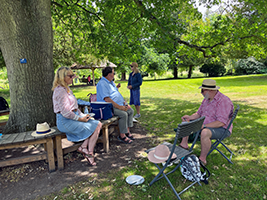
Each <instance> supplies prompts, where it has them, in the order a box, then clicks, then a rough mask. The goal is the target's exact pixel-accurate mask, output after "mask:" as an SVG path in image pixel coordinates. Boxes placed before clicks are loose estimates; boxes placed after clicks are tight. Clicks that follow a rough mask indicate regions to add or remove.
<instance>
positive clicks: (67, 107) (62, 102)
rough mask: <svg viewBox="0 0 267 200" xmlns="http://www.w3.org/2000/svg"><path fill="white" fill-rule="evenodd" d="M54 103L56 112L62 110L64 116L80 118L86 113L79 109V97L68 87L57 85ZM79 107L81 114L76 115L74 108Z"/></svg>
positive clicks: (74, 118)
mask: <svg viewBox="0 0 267 200" xmlns="http://www.w3.org/2000/svg"><path fill="white" fill-rule="evenodd" d="M53 105H54V113H58V112H60V113H61V114H62V115H63V117H65V118H69V119H73V120H78V119H79V117H80V116H81V117H83V116H84V114H83V113H82V112H81V111H80V110H79V109H78V104H77V99H76V98H75V96H74V95H73V92H72V91H71V90H70V92H69V93H68V92H67V89H66V88H65V87H63V86H57V87H56V88H55V89H54V93H53ZM75 109H78V113H79V115H76V114H75V113H74V112H73V110H75Z"/></svg>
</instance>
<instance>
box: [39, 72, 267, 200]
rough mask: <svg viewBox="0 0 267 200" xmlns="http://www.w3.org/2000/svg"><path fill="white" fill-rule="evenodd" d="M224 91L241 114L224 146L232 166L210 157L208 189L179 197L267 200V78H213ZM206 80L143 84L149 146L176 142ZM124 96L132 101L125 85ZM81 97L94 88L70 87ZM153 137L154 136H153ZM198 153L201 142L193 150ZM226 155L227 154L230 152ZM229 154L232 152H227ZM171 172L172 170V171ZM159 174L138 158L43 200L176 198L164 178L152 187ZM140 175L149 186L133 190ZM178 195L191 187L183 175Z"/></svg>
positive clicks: (175, 177) (176, 181)
mask: <svg viewBox="0 0 267 200" xmlns="http://www.w3.org/2000/svg"><path fill="white" fill-rule="evenodd" d="M215 80H216V81H217V85H218V86H220V87H221V89H220V91H221V92H222V93H224V94H226V95H227V96H229V97H230V98H231V99H232V101H233V103H234V105H235V106H236V105H237V104H239V105H240V111H239V113H238V116H237V118H236V120H235V122H234V129H233V134H232V135H231V137H230V138H227V139H226V140H225V144H226V145H227V146H228V147H229V148H230V149H231V150H232V151H233V152H234V154H235V155H234V156H233V158H232V161H233V162H234V164H233V165H232V164H229V163H228V162H227V161H226V160H225V159H224V158H223V157H222V156H221V155H220V154H219V153H218V152H213V153H212V154H211V155H210V156H209V157H208V160H207V161H208V165H207V167H208V169H209V170H210V172H211V177H210V179H209V184H208V185H203V186H202V187H200V186H198V185H195V186H194V187H193V188H190V189H189V190H188V191H186V192H185V193H183V194H182V195H181V198H182V199H188V200H189V199H190V200H191V199H220V200H224V199H240V200H241V199H267V189H266V188H267V174H266V169H267V137H266V132H267V127H266V125H267V120H266V119H267V105H266V96H267V95H266V93H267V76H266V75H253V76H233V77H219V78H215ZM202 81H203V78H193V79H177V80H173V79H170V80H155V81H153V80H145V81H144V82H143V85H142V86H141V115H142V117H141V118H140V123H141V125H142V126H143V127H145V129H146V132H147V137H149V142H150V144H149V145H153V146H156V145H158V144H159V143H160V142H162V141H173V140H174V135H175V134H174V131H173V129H174V128H176V127H177V124H179V123H180V122H181V117H182V116H183V115H184V114H192V113H194V112H195V111H196V110H197V109H198V107H199V105H200V104H201V101H202V98H203V97H202V95H201V94H200V93H199V92H200V90H199V89H198V87H199V86H200V85H201V83H202ZM116 82H120V83H121V88H120V92H121V93H122V94H123V96H124V97H125V98H126V99H127V100H129V90H128V89H127V82H126V81H116ZM72 90H73V91H74V94H75V95H76V97H77V98H80V99H83V100H88V97H87V96H86V95H87V94H88V93H90V92H93V93H95V92H96V89H95V87H81V88H72ZM151 136H156V137H155V138H152V137H151ZM194 153H195V154H196V155H199V153H200V143H197V145H196V146H195V148H194ZM226 154H227V153H226ZM227 155H228V154H227ZM170 168H172V167H170ZM157 173H158V170H157V168H156V167H155V165H154V164H152V163H150V162H149V161H148V159H147V158H146V154H145V153H143V154H140V156H139V158H138V159H136V160H134V161H133V162H131V163H129V166H128V167H125V168H123V169H117V170H112V171H109V172H107V173H101V174H98V175H96V176H95V177H90V178H88V180H86V181H83V182H79V183H77V184H73V185H69V186H68V187H66V188H64V189H63V190H62V191H59V192H57V193H53V194H51V195H49V196H47V197H42V198H40V199H175V195H174V193H173V192H172V190H171V188H170V186H169V185H168V183H167V182H166V180H164V179H162V180H160V181H158V182H156V183H154V184H153V185H152V186H151V187H150V186H148V184H149V182H150V181H152V180H153V178H154V177H155V175H156V174H157ZM132 174H140V175H142V176H143V177H144V178H145V182H144V183H143V184H142V185H139V186H130V185H128V184H127V183H126V182H125V178H126V177H127V176H129V175H132ZM169 178H170V180H171V182H172V183H173V185H174V187H175V189H176V190H177V191H181V190H182V189H184V188H185V186H186V185H188V184H189V182H188V181H187V182H186V183H184V178H183V177H182V176H181V173H180V172H179V171H177V172H175V173H173V174H171V175H170V176H169Z"/></svg>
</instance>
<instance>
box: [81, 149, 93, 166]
mask: <svg viewBox="0 0 267 200" xmlns="http://www.w3.org/2000/svg"><path fill="white" fill-rule="evenodd" d="M84 149H86V148H83V147H82V146H80V147H79V148H78V149H77V151H78V152H79V153H81V154H82V155H83V157H84V158H86V159H87V161H88V162H89V164H91V165H92V166H95V165H96V162H95V161H94V156H93V155H92V154H90V153H89V152H88V153H86V152H85V151H84ZM86 150H87V149H86Z"/></svg>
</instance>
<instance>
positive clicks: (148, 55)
mask: <svg viewBox="0 0 267 200" xmlns="http://www.w3.org/2000/svg"><path fill="white" fill-rule="evenodd" d="M143 52H144V55H143V56H142V57H141V59H140V65H141V66H142V71H143V72H147V73H149V74H150V75H151V76H154V73H156V74H158V75H159V76H160V75H162V74H164V73H165V72H166V71H167V70H168V64H169V61H170V58H169V55H168V54H167V53H161V54H159V53H158V52H157V51H156V50H155V49H154V48H148V47H144V51H143Z"/></svg>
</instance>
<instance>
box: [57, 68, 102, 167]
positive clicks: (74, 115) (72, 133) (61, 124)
mask: <svg viewBox="0 0 267 200" xmlns="http://www.w3.org/2000/svg"><path fill="white" fill-rule="evenodd" d="M74 77H75V75H74V74H73V72H72V71H71V70H70V69H69V68H67V67H60V68H59V69H58V70H57V73H56V74H55V78H54V83H53V88H52V90H53V91H54V92H53V105H54V112H55V113H56V115H57V128H58V130H60V131H61V132H63V133H66V135H67V139H68V140H69V141H72V142H80V141H84V142H83V143H82V145H81V146H80V147H79V148H78V152H80V153H82V154H83V156H84V157H85V158H86V159H87V161H88V162H89V163H90V164H91V165H96V163H95V160H94V147H95V144H96V141H97V139H98V135H99V132H100V130H101V127H102V124H101V122H99V121H97V120H94V119H92V118H91V117H90V115H88V114H84V113H82V112H81V111H80V110H79V108H78V104H77V99H76V98H75V96H74V95H73V92H72V91H71V90H70V88H69V86H68V85H69V84H71V83H72V81H73V78H74Z"/></svg>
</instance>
